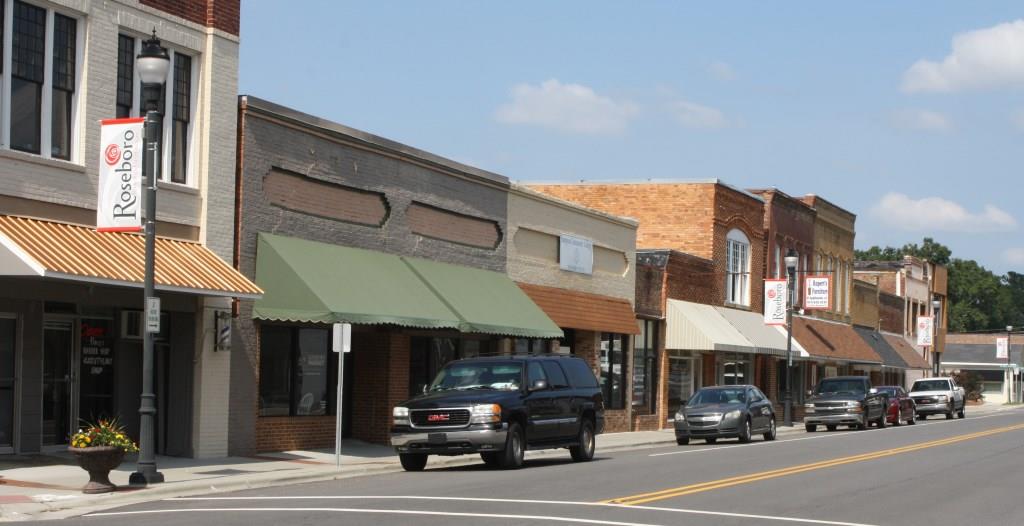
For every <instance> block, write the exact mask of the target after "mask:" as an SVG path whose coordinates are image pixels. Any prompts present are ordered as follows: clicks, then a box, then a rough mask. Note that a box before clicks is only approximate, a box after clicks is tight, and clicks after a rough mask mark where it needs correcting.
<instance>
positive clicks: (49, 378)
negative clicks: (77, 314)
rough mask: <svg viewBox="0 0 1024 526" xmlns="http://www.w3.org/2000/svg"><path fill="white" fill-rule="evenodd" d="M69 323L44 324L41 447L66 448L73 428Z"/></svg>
mask: <svg viewBox="0 0 1024 526" xmlns="http://www.w3.org/2000/svg"><path fill="white" fill-rule="evenodd" d="M73 329H74V322H72V321H46V322H45V323H44V324H43V429H42V432H43V447H51V448H52V447H59V446H66V445H67V443H68V438H70V435H71V430H72V429H74V426H75V414H74V413H75V411H74V408H75V404H74V400H73V398H74V396H75V384H76V378H75V368H74V367H73V364H75V363H76V361H75V359H74V358H75V331H74V330H73Z"/></svg>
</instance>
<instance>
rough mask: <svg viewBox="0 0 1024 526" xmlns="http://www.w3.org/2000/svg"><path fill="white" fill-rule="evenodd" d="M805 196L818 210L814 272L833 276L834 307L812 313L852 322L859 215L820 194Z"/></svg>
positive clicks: (804, 199)
mask: <svg viewBox="0 0 1024 526" xmlns="http://www.w3.org/2000/svg"><path fill="white" fill-rule="evenodd" d="M802 200H803V202H804V203H806V204H807V205H809V206H811V207H812V208H814V210H815V214H816V215H815V220H814V260H813V261H812V262H811V264H812V267H813V269H814V270H815V273H820V274H826V275H830V276H832V291H831V292H832V305H831V307H832V308H830V309H826V310H815V311H813V313H814V315H815V316H817V317H820V318H825V319H829V320H836V321H842V322H846V323H849V322H850V296H851V295H852V290H853V241H854V236H855V235H856V229H855V226H854V225H855V223H856V220H857V216H856V215H855V214H853V213H852V212H850V211H848V210H845V209H843V208H840V207H839V206H837V205H835V204H834V203H831V202H830V201H828V200H826V199H824V198H822V197H820V196H816V195H807V196H804V197H803V199H802Z"/></svg>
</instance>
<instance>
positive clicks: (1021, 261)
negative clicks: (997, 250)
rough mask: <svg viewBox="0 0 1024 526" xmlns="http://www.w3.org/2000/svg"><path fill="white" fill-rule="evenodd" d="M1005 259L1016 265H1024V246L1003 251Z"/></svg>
mask: <svg viewBox="0 0 1024 526" xmlns="http://www.w3.org/2000/svg"><path fill="white" fill-rule="evenodd" d="M1003 259H1005V260H1006V261H1007V262H1008V263H1012V264H1014V265H1024V247H1016V248H1008V249H1006V250H1005V251H1004V252H1003Z"/></svg>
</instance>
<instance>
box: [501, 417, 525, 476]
mask: <svg viewBox="0 0 1024 526" xmlns="http://www.w3.org/2000/svg"><path fill="white" fill-rule="evenodd" d="M525 452H526V436H525V434H524V433H523V428H522V427H520V426H519V424H518V423H516V422H512V423H511V424H509V426H508V438H506V439H505V450H504V451H502V452H501V461H500V464H501V467H502V468H504V469H519V468H520V467H521V466H522V465H523V455H524V454H525Z"/></svg>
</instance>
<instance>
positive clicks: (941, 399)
mask: <svg viewBox="0 0 1024 526" xmlns="http://www.w3.org/2000/svg"><path fill="white" fill-rule="evenodd" d="M936 398H938V400H939V401H940V402H945V401H947V400H949V397H948V396H946V395H939V396H937V397H936Z"/></svg>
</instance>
